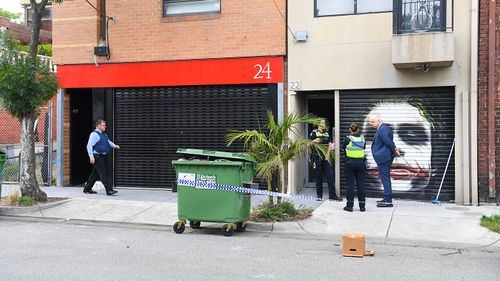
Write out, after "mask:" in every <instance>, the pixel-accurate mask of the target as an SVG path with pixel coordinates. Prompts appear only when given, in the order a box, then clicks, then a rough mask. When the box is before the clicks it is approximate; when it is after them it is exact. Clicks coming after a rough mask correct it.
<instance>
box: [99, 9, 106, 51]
mask: <svg viewBox="0 0 500 281" xmlns="http://www.w3.org/2000/svg"><path fill="white" fill-rule="evenodd" d="M99 10H100V11H101V34H100V35H101V36H100V39H101V40H100V41H101V42H100V43H104V42H107V39H108V38H106V24H107V23H106V0H101V1H100V9H99Z"/></svg>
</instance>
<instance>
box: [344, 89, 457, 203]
mask: <svg viewBox="0 0 500 281" xmlns="http://www.w3.org/2000/svg"><path fill="white" fill-rule="evenodd" d="M454 99H455V98H454V89H453V88H451V87H450V88H421V89H393V90H392V89H388V90H356V91H341V94H340V128H339V129H340V131H341V132H347V129H348V128H349V124H350V123H351V122H358V123H359V124H362V134H363V135H364V136H365V140H366V150H365V151H366V166H367V177H366V180H365V186H366V190H367V193H368V196H375V197H376V196H379V195H380V194H378V193H380V192H382V190H383V188H382V185H381V182H380V179H379V177H378V171H377V165H376V163H375V161H374V160H373V157H372V155H371V144H372V141H373V137H374V135H375V129H373V128H372V127H371V126H370V124H369V118H370V117H371V116H374V115H378V116H380V118H381V119H382V122H383V123H385V124H386V125H388V126H389V127H390V128H391V129H392V133H393V137H394V143H395V145H396V147H397V148H399V149H400V153H401V156H399V157H395V158H394V161H393V164H392V166H391V180H392V189H393V193H394V195H395V197H396V198H398V197H399V198H417V199H431V198H432V197H433V196H435V195H436V192H437V190H438V188H439V185H440V182H441V179H442V177H443V174H444V170H445V167H446V163H447V160H448V155H449V153H450V148H451V145H452V143H453V138H454V135H455V104H454ZM341 136H342V134H341ZM341 156H342V154H341ZM342 157H343V156H342ZM452 159H454V157H452ZM344 161H345V158H341V162H340V164H341V165H343V163H344ZM454 165H455V163H454V160H452V161H451V162H450V167H449V168H448V170H447V174H446V176H445V179H444V182H443V189H442V195H443V196H445V197H446V196H447V197H446V198H450V199H452V198H453V197H454V190H455V183H454V177H455V176H454V173H455V168H454ZM340 171H341V188H342V186H345V182H344V175H343V167H342V168H341V170H340ZM370 194H371V195H370ZM443 198H444V197H443Z"/></svg>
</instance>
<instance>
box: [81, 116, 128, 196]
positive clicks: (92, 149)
mask: <svg viewBox="0 0 500 281" xmlns="http://www.w3.org/2000/svg"><path fill="white" fill-rule="evenodd" d="M104 131H106V121H104V120H102V119H99V120H97V122H96V128H95V130H94V131H93V132H92V133H91V134H90V136H89V141H88V142H87V153H88V155H89V159H90V164H92V165H93V168H92V173H91V174H90V176H89V179H88V180H87V183H85V187H84V188H83V193H89V194H95V193H97V192H95V191H93V190H92V187H93V186H94V183H95V182H96V181H97V179H98V178H99V179H100V180H101V182H102V184H103V185H104V187H105V188H106V195H113V194H115V193H117V192H118V191H116V190H114V189H113V188H112V187H111V184H110V183H109V178H108V167H107V161H106V158H107V156H108V154H109V152H110V151H111V149H115V148H116V149H120V146H119V145H116V144H114V143H113V142H112V141H110V140H109V138H108V135H107V134H106V133H105V132H104Z"/></svg>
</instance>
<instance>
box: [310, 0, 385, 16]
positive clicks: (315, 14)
mask: <svg viewBox="0 0 500 281" xmlns="http://www.w3.org/2000/svg"><path fill="white" fill-rule="evenodd" d="M352 4H353V5H354V13H352V14H351V13H348V14H334V15H318V0H314V11H313V13H314V17H315V18H323V17H343V16H355V15H369V14H381V13H392V12H393V11H394V5H393V6H392V10H390V11H377V12H366V13H358V0H352Z"/></svg>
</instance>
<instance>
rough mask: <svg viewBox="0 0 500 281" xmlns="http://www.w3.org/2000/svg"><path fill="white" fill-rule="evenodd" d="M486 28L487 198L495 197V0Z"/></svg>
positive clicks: (490, 6) (491, 4) (491, 1)
mask: <svg viewBox="0 0 500 281" xmlns="http://www.w3.org/2000/svg"><path fill="white" fill-rule="evenodd" d="M488 16H489V27H488V177H489V197H490V198H495V196H496V161H495V154H496V151H495V119H496V118H495V117H496V116H495V96H496V95H495V94H496V91H495V84H496V71H495V62H496V60H497V55H496V50H495V49H496V22H497V21H496V0H490V1H489V9H488Z"/></svg>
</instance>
